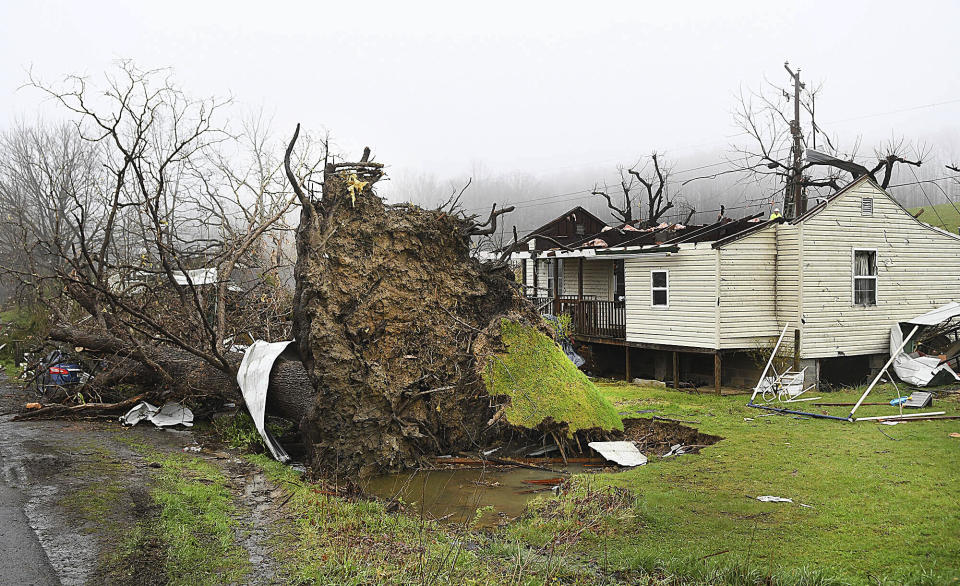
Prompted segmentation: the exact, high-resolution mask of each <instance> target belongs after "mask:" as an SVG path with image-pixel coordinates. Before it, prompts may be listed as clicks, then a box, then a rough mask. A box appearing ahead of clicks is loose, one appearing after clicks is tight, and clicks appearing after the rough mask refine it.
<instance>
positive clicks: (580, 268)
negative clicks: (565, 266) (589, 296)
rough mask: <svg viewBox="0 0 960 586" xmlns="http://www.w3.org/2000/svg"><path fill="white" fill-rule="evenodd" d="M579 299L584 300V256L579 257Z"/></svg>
mask: <svg viewBox="0 0 960 586" xmlns="http://www.w3.org/2000/svg"><path fill="white" fill-rule="evenodd" d="M577 301H583V257H582V256H581V257H580V258H578V259H577Z"/></svg>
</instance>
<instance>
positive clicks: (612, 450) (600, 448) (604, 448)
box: [587, 442, 647, 466]
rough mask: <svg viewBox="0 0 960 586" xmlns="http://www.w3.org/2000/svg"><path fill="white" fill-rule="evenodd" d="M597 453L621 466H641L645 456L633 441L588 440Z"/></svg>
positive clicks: (645, 461) (644, 461)
mask: <svg viewBox="0 0 960 586" xmlns="http://www.w3.org/2000/svg"><path fill="white" fill-rule="evenodd" d="M587 445H588V446H589V447H590V448H592V449H593V450H595V451H596V452H597V453H598V454H600V455H601V456H603V457H604V458H605V459H607V460H610V461H611V462H616V463H617V464H620V465H621V466H643V465H644V464H646V463H647V457H646V456H644V455H643V454H641V453H640V450H638V449H637V446H636V445H635V444H634V443H633V442H590V443H588V444H587Z"/></svg>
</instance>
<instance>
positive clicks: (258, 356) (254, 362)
mask: <svg viewBox="0 0 960 586" xmlns="http://www.w3.org/2000/svg"><path fill="white" fill-rule="evenodd" d="M291 342H292V341H290V340H288V341H286V342H266V341H264V340H256V341H254V343H253V344H251V345H250V347H249V348H247V351H246V352H245V353H244V354H243V361H242V362H241V363H240V368H239V370H238V371H237V384H239V385H240V392H241V393H243V400H244V402H245V403H246V404H247V410H248V411H250V417H252V418H253V425H254V426H255V427H256V428H257V431H258V432H259V433H260V437H262V438H263V442H264V443H265V444H266V445H267V449H268V450H270V454H271V455H273V458H274V459H275V460H277V461H278V462H286V461H288V460H290V456H289V455H287V452H286V451H285V450H284V449H283V447H282V446H281V445H280V443H279V442H278V441H277V440H276V438H274V437H273V435H272V434H271V433H270V432H269V431H268V430H267V429H266V426H265V419H266V415H267V387H268V386H269V385H270V371H271V370H272V369H273V363H274V362H276V360H277V357H278V356H280V354H282V353H283V351H284V350H286V348H287V346H289V345H290V343H291Z"/></svg>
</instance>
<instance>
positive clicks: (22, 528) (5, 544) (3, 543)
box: [0, 423, 60, 585]
mask: <svg viewBox="0 0 960 586" xmlns="http://www.w3.org/2000/svg"><path fill="white" fill-rule="evenodd" d="M3 425H4V424H2V423H0V441H2V438H3V433H2V429H3ZM5 470H6V469H5ZM23 505H24V498H23V494H22V493H21V492H20V490H19V489H18V488H17V487H15V486H10V485H9V484H7V481H6V479H4V481H3V482H0V552H2V553H0V584H38V585H39V584H59V583H60V579H59V578H57V573H56V572H54V571H53V566H51V565H50V560H48V559H47V554H46V552H44V551H43V547H42V546H41V545H40V540H39V539H38V538H37V534H36V533H34V531H33V529H31V528H30V523H29V521H28V520H27V516H26V514H25V513H24V512H23Z"/></svg>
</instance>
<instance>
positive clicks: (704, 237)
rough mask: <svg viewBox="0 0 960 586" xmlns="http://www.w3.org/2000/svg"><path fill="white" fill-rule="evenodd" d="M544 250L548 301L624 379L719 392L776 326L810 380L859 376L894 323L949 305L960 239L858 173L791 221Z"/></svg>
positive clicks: (746, 370)
mask: <svg viewBox="0 0 960 586" xmlns="http://www.w3.org/2000/svg"><path fill="white" fill-rule="evenodd" d="M751 220H752V221H751ZM724 226H727V228H724ZM543 254H546V255H547V258H548V259H549V258H554V259H556V260H557V261H562V274H563V276H564V277H563V280H562V285H561V289H560V290H559V291H560V295H559V296H558V299H555V300H554V304H553V308H554V309H560V310H566V311H569V312H570V313H572V314H573V315H574V321H575V327H576V329H577V336H576V337H577V338H578V340H579V341H582V342H584V343H589V344H591V345H593V346H594V347H595V348H597V349H598V351H601V352H602V351H603V350H604V349H605V347H610V348H617V350H616V352H621V354H620V356H621V357H622V359H624V363H623V364H624V370H626V371H627V372H626V374H627V376H630V374H631V370H632V371H633V372H634V373H638V374H645V375H648V376H656V377H658V378H664V379H668V380H669V379H670V377H671V374H672V377H673V379H674V381H678V382H679V380H681V379H682V380H693V381H696V382H698V383H699V384H711V386H714V387H716V388H717V390H718V391H719V388H720V386H721V384H723V385H730V386H752V384H753V383H754V382H755V379H756V375H757V374H758V373H757V372H756V371H757V369H756V368H755V367H754V362H755V361H754V360H753V359H752V358H750V357H749V356H748V355H749V354H751V353H756V352H759V351H761V348H763V347H769V346H771V345H772V343H773V341H775V339H776V337H777V336H778V335H779V334H780V332H781V330H782V329H783V327H784V325H786V324H789V326H788V330H789V332H790V335H789V337H788V339H789V340H791V341H792V340H798V341H799V346H798V347H797V352H796V354H795V357H796V359H797V360H798V361H799V363H800V366H801V367H806V369H807V370H806V374H807V376H808V381H814V382H815V381H819V380H820V379H821V377H825V378H827V379H830V378H834V375H838V374H842V373H852V372H855V371H863V373H864V375H865V374H866V372H867V371H868V370H869V369H870V368H876V365H877V364H876V363H877V361H878V360H880V359H884V358H885V357H886V356H887V355H888V353H889V348H888V346H889V334H890V326H891V324H893V323H894V322H897V321H901V320H906V319H909V318H911V317H913V316H916V315H919V314H921V313H924V312H926V311H929V310H931V309H934V308H936V307H939V306H941V305H943V304H945V303H947V302H950V301H954V300H960V236H957V235H954V234H950V233H948V232H945V231H943V230H940V229H938V228H934V227H932V226H930V225H928V224H925V223H923V222H920V221H919V220H917V219H915V218H914V217H913V216H912V215H911V214H910V213H909V212H907V210H905V209H904V208H903V207H901V206H900V205H899V204H898V203H897V202H896V200H894V199H893V198H892V197H891V196H890V195H889V194H888V193H886V192H885V191H884V190H883V189H881V188H880V187H879V186H877V185H876V183H874V182H873V181H872V180H870V179H869V178H867V177H861V178H860V179H857V180H855V181H853V182H852V183H850V184H849V185H847V186H846V187H845V188H843V189H841V190H840V191H838V192H837V193H835V194H833V195H832V196H831V197H829V198H828V199H827V200H826V201H824V202H823V203H821V204H819V205H817V206H816V207H814V208H812V209H810V210H809V211H808V212H807V213H805V214H803V215H802V216H800V217H798V218H795V219H793V220H790V221H783V220H772V221H756V218H753V219H749V220H746V221H744V220H741V221H739V222H729V223H726V224H724V223H718V224H715V225H711V226H707V227H703V228H698V229H694V230H692V231H691V230H687V231H686V232H685V233H683V234H681V235H680V236H678V237H676V238H673V239H667V240H664V241H663V242H659V243H655V244H642V245H639V246H633V245H631V244H630V242H629V241H627V242H625V243H624V245H621V246H612V247H606V248H604V247H589V248H580V249H575V250H567V251H563V250H555V251H552V252H546V253H543ZM541 262H542V261H541ZM560 264H561V263H559V262H558V266H559V265H560ZM620 267H622V269H621V268H620ZM620 270H622V277H620V276H619V271H620ZM618 289H619V290H618ZM621 298H622V299H621ZM620 348H622V350H619V349H620Z"/></svg>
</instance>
